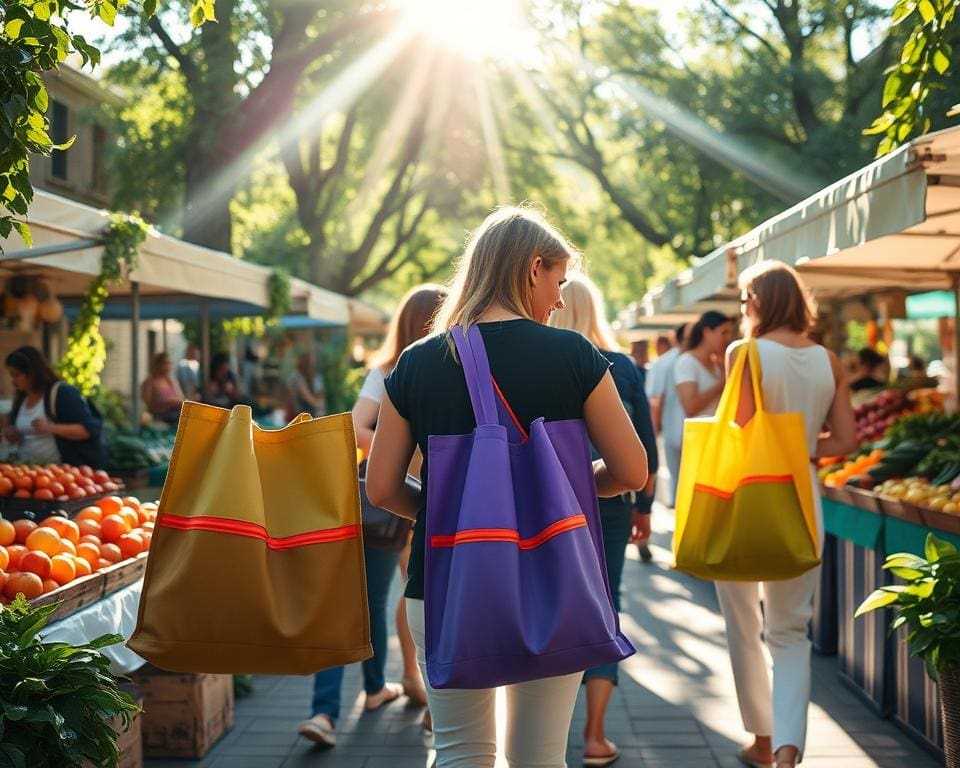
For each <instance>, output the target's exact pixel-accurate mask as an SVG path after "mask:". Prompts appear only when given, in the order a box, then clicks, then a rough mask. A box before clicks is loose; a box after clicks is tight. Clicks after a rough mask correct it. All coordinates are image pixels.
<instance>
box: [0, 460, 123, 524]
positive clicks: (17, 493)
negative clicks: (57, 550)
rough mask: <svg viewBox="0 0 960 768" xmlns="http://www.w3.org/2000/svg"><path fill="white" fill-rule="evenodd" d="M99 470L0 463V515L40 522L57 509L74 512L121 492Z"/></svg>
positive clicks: (119, 486)
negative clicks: (92, 502) (34, 519)
mask: <svg viewBox="0 0 960 768" xmlns="http://www.w3.org/2000/svg"><path fill="white" fill-rule="evenodd" d="M122 488H123V486H122V484H121V483H117V482H115V481H114V480H113V479H112V478H111V477H110V475H109V474H108V473H106V472H104V471H103V470H94V469H92V468H90V467H87V466H82V467H74V466H71V465H69V464H51V465H48V466H40V465H38V464H32V465H27V464H0V514H2V515H3V516H4V517H6V518H8V519H17V518H20V517H25V518H28V519H29V518H36V519H42V518H44V517H46V516H47V515H50V514H52V513H53V512H55V511H57V510H64V511H66V512H68V513H69V512H76V511H78V510H80V509H82V508H83V507H85V506H87V505H88V504H90V502H91V501H94V500H96V499H100V498H102V497H104V496H108V495H110V494H112V493H116V492H117V491H119V490H122Z"/></svg>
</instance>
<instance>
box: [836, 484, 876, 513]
mask: <svg viewBox="0 0 960 768" xmlns="http://www.w3.org/2000/svg"><path fill="white" fill-rule="evenodd" d="M845 490H846V492H847V495H848V496H849V498H850V501H849V503H850V504H852V505H853V506H855V507H858V508H860V509H865V510H867V511H868V512H882V511H883V509H882V508H881V506H880V497H879V496H877V495H876V494H874V493H873V492H872V491H868V490H864V489H860V488H850V487H848V488H846V489H845Z"/></svg>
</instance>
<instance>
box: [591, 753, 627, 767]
mask: <svg viewBox="0 0 960 768" xmlns="http://www.w3.org/2000/svg"><path fill="white" fill-rule="evenodd" d="M619 759H620V750H619V749H614V751H613V752H612V753H611V754H609V755H594V756H590V757H588V756H587V755H584V756H583V764H584V765H585V766H587V768H604V766H607V765H612V764H613V763H615V762H617V760H619Z"/></svg>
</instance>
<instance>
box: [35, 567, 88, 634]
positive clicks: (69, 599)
mask: <svg viewBox="0 0 960 768" xmlns="http://www.w3.org/2000/svg"><path fill="white" fill-rule="evenodd" d="M104 583H105V579H104V576H103V574H102V573H91V574H90V575H89V576H81V577H80V578H79V579H75V580H73V581H71V582H70V583H69V584H64V585H63V586H62V587H60V588H59V589H55V590H53V592H47V594H45V595H40V597H36V598H34V599H33V600H31V601H30V604H31V605H48V604H49V603H56V602H59V603H60V606H59V607H58V608H57V610H55V611H54V612H53V613H52V614H51V615H50V618H49V619H48V620H47V622H48V623H51V622H54V621H58V620H60V619H62V618H64V617H65V616H69V615H70V614H71V613H76V612H77V611H79V610H80V609H81V608H86V607H87V606H88V605H91V604H92V603H95V602H97V600H100V599H101V598H102V597H103V595H104V592H103V589H104Z"/></svg>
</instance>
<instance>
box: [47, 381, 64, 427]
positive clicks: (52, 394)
mask: <svg viewBox="0 0 960 768" xmlns="http://www.w3.org/2000/svg"><path fill="white" fill-rule="evenodd" d="M60 384H61V382H59V381H55V382H53V386H52V387H50V389H49V391H48V392H47V397H48V398H49V406H48V408H47V410H48V411H49V412H50V418H51V419H53V420H54V421H56V419H57V393H58V392H60Z"/></svg>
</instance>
